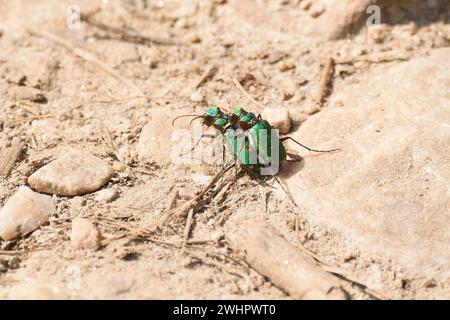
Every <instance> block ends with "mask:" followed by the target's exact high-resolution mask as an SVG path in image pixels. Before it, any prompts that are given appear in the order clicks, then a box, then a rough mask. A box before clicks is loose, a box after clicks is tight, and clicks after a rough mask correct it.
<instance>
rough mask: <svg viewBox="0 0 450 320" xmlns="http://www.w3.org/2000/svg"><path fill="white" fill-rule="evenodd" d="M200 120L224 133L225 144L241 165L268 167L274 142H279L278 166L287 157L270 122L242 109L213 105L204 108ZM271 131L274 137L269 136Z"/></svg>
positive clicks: (256, 168)
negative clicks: (225, 110) (228, 109)
mask: <svg viewBox="0 0 450 320" xmlns="http://www.w3.org/2000/svg"><path fill="white" fill-rule="evenodd" d="M203 119H204V120H203V123H204V124H205V125H207V126H211V125H212V126H214V127H215V128H216V129H218V130H220V131H221V132H222V133H223V134H224V137H225V142H226V144H227V145H228V146H229V147H230V148H231V150H232V151H233V154H234V157H235V158H236V159H238V160H239V162H240V163H241V164H242V165H245V166H249V167H251V168H252V169H254V170H258V169H260V168H261V167H266V166H269V165H270V164H271V158H272V143H273V142H275V143H277V144H278V153H279V154H278V159H277V161H278V164H279V165H280V166H281V163H282V162H283V161H284V160H286V149H285V148H284V145H283V144H282V143H281V142H280V138H279V136H278V134H277V132H276V131H275V130H273V127H272V126H271V125H270V124H269V122H267V121H266V120H262V119H261V118H260V117H258V118H257V117H256V116H255V115H254V114H253V113H251V112H247V111H246V110H244V109H243V108H237V109H236V110H234V111H233V112H231V113H230V114H226V113H224V112H222V111H221V110H220V109H219V108H218V107H214V106H212V107H209V108H208V109H207V110H206V111H205V113H204V115H203ZM263 131H264V132H263ZM273 134H276V136H274V137H272V135H273ZM272 139H273V141H272ZM275 147H276V146H275ZM275 150H276V149H275Z"/></svg>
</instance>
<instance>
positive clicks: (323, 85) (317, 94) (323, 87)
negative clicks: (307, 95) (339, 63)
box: [312, 57, 334, 106]
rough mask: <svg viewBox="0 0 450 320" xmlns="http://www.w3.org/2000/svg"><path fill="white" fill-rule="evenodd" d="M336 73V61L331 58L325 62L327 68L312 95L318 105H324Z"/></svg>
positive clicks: (324, 69)
mask: <svg viewBox="0 0 450 320" xmlns="http://www.w3.org/2000/svg"><path fill="white" fill-rule="evenodd" d="M333 73H334V59H333V58H332V57H329V58H328V59H327V60H326V61H325V67H324V68H323V70H322V74H321V76H320V81H319V84H318V86H317V87H316V89H315V90H314V92H313V94H312V99H313V100H314V101H315V102H316V103H317V104H318V105H320V106H321V105H322V103H323V100H324V99H325V96H326V94H327V91H328V87H329V86H330V83H331V79H332V77H333Z"/></svg>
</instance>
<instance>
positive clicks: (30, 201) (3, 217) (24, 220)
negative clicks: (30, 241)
mask: <svg viewBox="0 0 450 320" xmlns="http://www.w3.org/2000/svg"><path fill="white" fill-rule="evenodd" d="M54 211H55V206H54V204H53V201H52V198H51V197H50V196H47V195H43V194H39V193H37V192H34V191H33V190H31V189H30V188H28V187H25V186H22V187H20V188H19V190H18V191H17V192H16V193H15V194H14V195H13V196H12V197H11V198H10V199H9V200H8V201H7V202H6V204H5V205H4V207H3V208H2V209H1V210H0V237H1V238H2V239H3V240H6V241H9V240H13V239H15V238H17V237H20V236H21V235H26V234H28V233H30V232H32V231H34V230H36V229H37V228H39V227H40V226H41V225H42V224H44V223H46V222H47V221H48V218H49V216H50V215H51V214H53V212H54Z"/></svg>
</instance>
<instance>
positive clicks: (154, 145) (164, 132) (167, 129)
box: [136, 109, 186, 165]
mask: <svg viewBox="0 0 450 320" xmlns="http://www.w3.org/2000/svg"><path fill="white" fill-rule="evenodd" d="M174 117H175V115H173V114H171V113H170V112H167V111H166V110H164V109H155V110H154V112H153V113H152V114H151V118H150V119H149V120H148V123H147V124H146V125H145V126H144V127H143V128H142V131H141V135H140V137H139V143H138V145H137V147H136V151H137V155H138V159H139V161H141V162H149V163H151V162H156V163H157V164H158V165H167V164H170V163H172V158H171V153H172V151H173V150H172V146H173V143H172V141H171V139H172V133H173V130H174V128H173V127H172V125H171V122H172V119H173V118H174ZM185 128H186V127H185Z"/></svg>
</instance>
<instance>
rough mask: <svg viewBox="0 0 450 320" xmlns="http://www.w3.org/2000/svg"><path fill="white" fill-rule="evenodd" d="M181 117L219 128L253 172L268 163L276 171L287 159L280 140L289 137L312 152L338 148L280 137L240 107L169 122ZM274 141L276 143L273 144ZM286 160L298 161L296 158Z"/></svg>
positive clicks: (213, 110) (227, 141)
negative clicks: (318, 147) (325, 148)
mask: <svg viewBox="0 0 450 320" xmlns="http://www.w3.org/2000/svg"><path fill="white" fill-rule="evenodd" d="M182 117H194V118H193V119H192V120H191V123H192V121H193V120H195V119H199V118H201V119H203V124H204V125H206V126H208V127H211V126H212V127H214V128H215V129H217V130H219V131H220V132H221V133H222V134H223V135H224V138H225V143H226V145H227V146H229V148H230V149H231V150H232V152H233V156H234V158H235V159H238V160H239V162H240V163H241V164H242V165H244V166H247V167H249V168H251V169H252V170H254V171H256V170H258V169H261V168H263V167H264V168H266V167H269V166H270V167H271V168H270V169H272V168H274V167H276V168H277V169H276V171H277V170H278V168H280V167H281V165H282V163H283V161H285V160H287V153H286V149H285V147H284V145H283V143H282V142H283V141H285V140H287V139H290V140H292V141H293V142H295V143H296V144H298V145H300V146H301V147H303V148H305V149H307V150H309V151H311V152H333V151H339V150H340V149H332V150H317V149H312V148H309V147H307V146H305V145H303V144H301V143H300V142H298V141H296V140H295V139H293V138H291V137H283V138H280V137H279V135H278V132H277V131H276V130H274V128H273V127H272V126H271V125H270V123H269V122H268V121H266V120H264V119H262V118H261V116H257V117H256V116H255V114H253V113H251V112H247V111H246V110H245V109H244V108H242V107H240V108H237V109H235V110H234V111H232V112H230V113H228V114H227V113H225V112H223V111H222V110H220V108H218V107H216V106H211V107H209V108H208V109H206V111H205V113H204V114H203V115H181V116H178V117H176V118H175V119H174V120H173V121H172V125H173V124H174V122H175V120H177V119H179V118H182ZM204 136H207V135H204ZM202 137H203V136H202ZM198 142H200V140H199V141H198ZM198 142H197V143H198ZM197 143H196V144H195V145H197ZM274 143H276V144H277V145H272V144H274ZM195 145H194V148H195ZM277 147H278V157H276V155H272V152H273V151H276V150H277ZM192 150H193V149H192ZM192 150H191V151H192ZM273 160H276V162H274V161H273ZM288 161H298V159H297V160H296V159H293V160H288ZM275 173H276V172H275ZM275 173H270V174H271V175H272V174H275ZM264 174H265V173H264Z"/></svg>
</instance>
